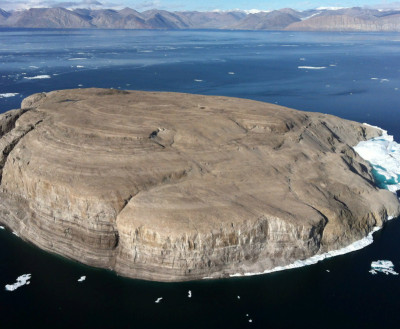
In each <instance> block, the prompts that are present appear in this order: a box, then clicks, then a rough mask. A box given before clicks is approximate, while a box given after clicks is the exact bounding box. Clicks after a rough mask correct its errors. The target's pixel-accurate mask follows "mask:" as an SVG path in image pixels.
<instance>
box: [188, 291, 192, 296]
mask: <svg viewBox="0 0 400 329" xmlns="http://www.w3.org/2000/svg"><path fill="white" fill-rule="evenodd" d="M188 297H189V298H192V291H191V290H189V291H188Z"/></svg>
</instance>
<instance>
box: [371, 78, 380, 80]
mask: <svg viewBox="0 0 400 329" xmlns="http://www.w3.org/2000/svg"><path fill="white" fill-rule="evenodd" d="M371 80H379V78H371Z"/></svg>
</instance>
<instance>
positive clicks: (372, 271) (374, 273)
mask: <svg viewBox="0 0 400 329" xmlns="http://www.w3.org/2000/svg"><path fill="white" fill-rule="evenodd" d="M368 272H369V273H371V274H372V275H376V274H378V272H377V271H375V270H369V271H368Z"/></svg>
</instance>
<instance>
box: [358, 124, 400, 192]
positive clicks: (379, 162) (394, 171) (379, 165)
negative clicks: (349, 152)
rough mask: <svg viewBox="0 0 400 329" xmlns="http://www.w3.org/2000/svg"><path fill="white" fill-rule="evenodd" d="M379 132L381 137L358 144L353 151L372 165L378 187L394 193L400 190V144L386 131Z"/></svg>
mask: <svg viewBox="0 0 400 329" xmlns="http://www.w3.org/2000/svg"><path fill="white" fill-rule="evenodd" d="M379 129H380V128H379ZM381 131H382V135H381V136H379V137H376V138H372V139H370V140H367V141H362V142H359V143H358V144H357V145H356V146H354V150H355V151H356V152H357V153H358V154H359V155H360V156H361V157H362V158H363V159H364V160H366V161H368V162H369V163H370V164H371V165H372V168H373V169H372V173H373V175H374V178H375V181H376V183H377V184H378V186H379V187H381V188H386V189H388V190H389V191H391V192H393V193H396V191H397V190H399V189H400V144H398V143H396V142H395V141H393V136H391V135H388V134H387V131H385V130H382V129H381Z"/></svg>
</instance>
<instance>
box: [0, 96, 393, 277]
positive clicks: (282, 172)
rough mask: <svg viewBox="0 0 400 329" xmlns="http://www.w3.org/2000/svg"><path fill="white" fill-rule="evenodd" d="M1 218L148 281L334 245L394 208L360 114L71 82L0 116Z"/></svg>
mask: <svg viewBox="0 0 400 329" xmlns="http://www.w3.org/2000/svg"><path fill="white" fill-rule="evenodd" d="M0 124H1V127H2V128H1V134H0V135H1V136H2V137H1V139H0V147H1V148H2V150H3V152H2V157H3V158H2V160H1V162H0V167H1V168H0V169H2V177H1V193H0V198H1V203H0V222H2V223H4V224H5V225H7V226H8V227H9V228H10V229H12V230H14V231H16V232H17V233H18V234H19V235H20V236H21V237H22V238H24V239H26V240H29V241H31V242H33V243H34V244H36V245H38V246H39V247H41V248H43V249H45V250H49V251H52V252H55V253H58V254H61V255H64V256H67V257H69V258H72V259H76V260H78V261H80V262H82V263H86V264H89V265H94V266H99V267H104V268H110V269H113V270H115V271H116V272H117V273H119V274H121V275H124V276H129V277H135V278H141V279H149V280H160V281H178V280H191V279H198V278H202V277H206V276H208V277H209V276H213V277H220V276H226V275H229V274H234V273H238V272H239V273H240V272H253V271H254V272H255V271H263V270H265V269H270V268H273V267H275V266H278V265H286V264H289V263H292V262H293V261H294V260H297V259H305V258H308V257H310V256H312V255H314V254H317V253H322V252H326V251H328V250H332V249H338V248H340V247H343V246H345V245H347V244H350V243H351V242H353V241H355V240H358V239H360V238H362V237H364V236H366V235H367V233H368V232H370V231H371V229H372V227H373V226H376V225H382V224H383V222H384V221H385V220H386V217H387V215H391V216H397V215H398V214H399V213H400V207H399V202H398V200H397V198H396V197H395V196H394V195H393V194H392V193H390V192H388V191H386V190H380V189H378V188H377V187H375V185H374V183H373V178H372V176H371V171H370V167H369V165H368V164H367V163H366V162H365V161H363V160H362V159H361V158H360V157H359V156H358V155H357V154H356V153H355V152H354V151H353V149H352V148H351V146H354V145H355V144H357V142H358V141H360V140H364V139H367V138H371V137H373V136H377V135H379V131H378V130H376V129H374V128H371V127H368V126H364V125H362V124H359V123H356V122H351V121H347V120H343V119H340V118H337V117H334V116H330V115H323V114H319V113H308V112H300V111H295V110H291V109H287V108H284V107H281V106H276V105H272V104H267V103H260V102H255V101H250V100H244V99H235V98H227V97H216V96H200V95H188V94H176V93H155V92H154V93H153V92H136V91H129V92H127V91H117V90H105V89H78V90H64V91H54V92H50V93H46V94H45V93H42V94H36V95H33V96H30V97H28V98H27V99H25V100H24V101H23V103H22V109H21V110H19V111H14V112H8V113H5V114H2V115H1V117H0Z"/></svg>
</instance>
